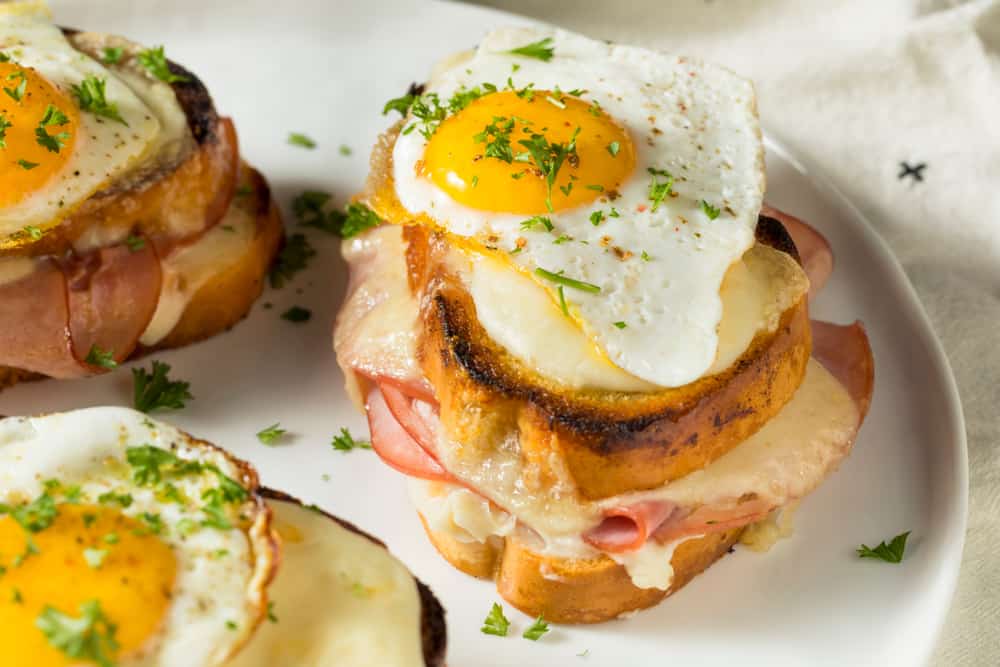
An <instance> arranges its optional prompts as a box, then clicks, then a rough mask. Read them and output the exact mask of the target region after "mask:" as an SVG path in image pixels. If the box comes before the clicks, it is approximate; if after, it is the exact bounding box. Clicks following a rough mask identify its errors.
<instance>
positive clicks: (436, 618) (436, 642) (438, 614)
mask: <svg viewBox="0 0 1000 667" xmlns="http://www.w3.org/2000/svg"><path fill="white" fill-rule="evenodd" d="M261 495H262V496H263V497H264V498H265V499H267V500H278V501H282V502H287V503H294V504H296V505H299V506H301V507H306V508H308V509H310V510H312V511H314V512H317V513H318V514H322V515H323V516H325V517H326V518H327V519H330V520H331V521H333V522H335V523H337V524H338V525H339V526H340V527H342V528H345V529H346V530H349V531H351V532H352V533H354V534H356V535H360V536H361V537H363V538H365V539H366V540H368V541H370V542H371V543H373V544H375V545H377V546H380V547H382V548H383V549H387V548H388V547H386V545H385V542H383V541H382V540H380V539H378V538H377V537H374V536H372V535H369V534H368V533H366V532H365V531H363V530H361V529H360V528H358V527H357V526H355V525H354V524H353V523H351V522H349V521H344V520H343V519H341V518H340V517H337V516H334V515H333V514H330V513H329V512H326V511H324V510H322V509H320V508H319V507H317V506H316V505H306V504H305V503H303V502H302V501H301V500H299V499H298V498H296V497H295V496H291V495H289V494H287V493H285V492H284V491H276V490H274V489H270V488H267V487H263V488H262V489H261ZM413 581H414V582H416V584H417V593H418V595H419V596H420V636H421V642H422V645H423V653H424V663H425V664H426V665H427V667H444V656H445V649H446V648H447V645H448V626H447V624H446V623H445V620H444V607H442V606H441V603H440V602H439V601H438V599H437V598H436V597H435V596H434V593H433V592H431V589H430V588H428V587H427V586H426V585H425V584H424V583H423V582H422V581H420V580H419V579H417V578H416V577H413Z"/></svg>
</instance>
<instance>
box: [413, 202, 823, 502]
mask: <svg viewBox="0 0 1000 667" xmlns="http://www.w3.org/2000/svg"><path fill="white" fill-rule="evenodd" d="M405 235H406V238H407V240H408V242H409V249H408V253H407V262H408V265H409V269H410V278H411V287H412V288H413V289H414V291H415V292H416V293H417V294H420V295H421V325H422V331H421V334H420V337H419V341H420V342H419V350H418V354H419V358H420V362H421V366H422V368H423V370H424V373H425V374H426V376H427V379H428V380H429V381H430V383H431V384H432V385H433V386H434V389H435V393H436V397H437V400H438V402H439V403H440V414H441V419H442V423H443V425H444V428H445V429H446V432H447V433H448V435H449V437H450V438H452V439H453V440H455V441H457V442H461V443H463V445H465V446H467V447H468V448H469V449H470V450H472V451H489V450H490V448H491V447H492V446H493V443H496V442H502V441H503V440H504V438H505V437H507V436H508V435H509V434H511V433H516V434H517V435H518V440H519V442H520V446H521V449H522V453H523V455H524V456H525V457H527V458H528V459H530V460H533V461H539V462H541V461H544V460H546V459H547V458H548V455H549V453H550V452H551V450H552V449H555V450H556V451H558V452H559V454H560V455H561V459H562V460H563V461H565V464H566V466H567V468H568V471H569V474H570V476H571V477H572V481H573V483H574V484H575V486H576V487H577V489H578V490H579V493H580V494H581V495H582V496H583V497H585V498H603V497H607V496H613V495H617V494H619V493H623V492H626V491H634V490H639V489H649V488H654V487H657V486H660V485H662V484H664V483H666V482H669V481H671V480H674V479H678V478H680V477H683V476H684V475H686V474H688V473H690V472H692V471H694V470H699V469H701V468H703V467H705V466H706V465H708V464H709V463H711V462H712V461H714V460H715V459H717V458H718V457H720V456H722V455H723V454H725V453H726V452H728V451H729V450H730V449H732V448H733V447H735V446H736V445H737V444H739V443H740V442H742V441H743V440H745V439H746V438H747V437H749V436H750V435H752V434H753V433H754V432H755V431H756V430H757V429H759V428H760V427H761V426H762V425H763V424H765V423H766V422H767V421H768V420H769V419H771V418H772V417H773V416H774V415H776V414H777V412H778V411H779V410H780V409H781V407H782V406H783V405H784V404H785V403H786V402H787V401H788V400H789V399H790V398H791V397H792V395H793V394H794V393H795V390H796V389H797V388H798V386H799V384H800V383H801V381H802V377H803V375H804V373H805V367H806V362H807V361H808V359H809V355H810V352H811V345H810V333H809V316H808V305H807V300H806V294H805V293H803V294H801V295H800V297H799V298H798V300H797V301H796V302H795V304H794V305H793V306H792V307H790V308H788V309H787V310H786V311H785V312H784V313H783V315H782V316H781V319H780V322H779V325H778V326H777V328H776V329H775V330H774V331H771V332H766V331H765V332H762V333H759V334H758V335H757V336H756V337H755V338H754V340H753V341H752V343H751V344H750V346H749V348H748V349H747V350H746V352H744V353H743V355H742V356H741V357H740V358H739V359H738V360H737V362H736V363H734V364H732V365H731V366H730V367H729V368H728V369H727V370H725V371H723V372H721V373H719V374H716V375H711V376H706V377H703V378H701V379H699V380H697V381H695V382H693V383H691V384H688V385H685V386H682V387H677V388H671V389H661V390H658V391H654V392H647V393H635V392H631V393H630V392H619V391H601V390H576V391H570V390H567V389H566V388H564V387H560V386H559V385H557V384H555V383H553V382H551V381H550V380H548V379H547V378H545V377H542V376H540V375H539V374H538V373H537V372H535V371H534V370H533V369H531V368H528V367H527V366H525V364H523V363H522V362H520V361H519V360H518V359H516V358H514V357H513V356H512V355H510V354H509V353H507V352H506V351H505V350H504V349H503V348H502V347H501V346H499V345H498V344H497V343H495V342H494V341H493V340H492V339H491V338H490V337H489V335H488V334H487V333H486V332H485V330H484V329H483V328H482V326H481V325H480V324H479V322H478V321H477V319H476V314H475V306H474V305H473V303H472V298H471V297H470V296H469V294H468V292H467V291H466V289H465V288H464V285H462V284H461V282H460V280H459V279H458V278H457V277H456V276H454V275H451V274H450V272H449V268H448V263H447V262H446V261H445V260H444V259H443V257H444V255H445V254H446V253H447V252H448V243H447V240H446V239H445V238H444V237H443V236H441V235H439V234H437V233H434V232H431V231H429V230H427V229H426V228H425V227H422V226H412V227H408V228H407V229H406V233H405ZM758 243H762V244H765V245H768V246H770V247H773V248H776V249H779V250H782V251H784V252H787V253H788V254H792V255H793V256H795V255H794V253H795V250H794V245H793V244H792V242H791V239H790V238H789V237H788V235H787V233H786V232H785V230H784V228H783V227H782V226H781V224H780V223H779V222H777V221H775V220H772V219H770V218H762V219H761V222H760V224H759V225H758ZM470 405H474V406H476V407H477V408H481V409H477V410H469V409H467V406H470Z"/></svg>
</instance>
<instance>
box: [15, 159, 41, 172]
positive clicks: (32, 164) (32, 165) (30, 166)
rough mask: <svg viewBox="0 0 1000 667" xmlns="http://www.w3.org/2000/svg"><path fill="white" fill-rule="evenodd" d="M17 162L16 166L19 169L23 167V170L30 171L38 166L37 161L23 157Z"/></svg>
mask: <svg viewBox="0 0 1000 667" xmlns="http://www.w3.org/2000/svg"><path fill="white" fill-rule="evenodd" d="M17 164H18V166H20V167H21V169H24V170H25V171H31V170H32V169H34V168H35V167H37V166H38V163H37V162H28V161H27V160H24V159H21V160H18V161H17Z"/></svg>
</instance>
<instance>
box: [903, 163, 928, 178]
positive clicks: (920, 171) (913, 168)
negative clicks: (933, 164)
mask: <svg viewBox="0 0 1000 667" xmlns="http://www.w3.org/2000/svg"><path fill="white" fill-rule="evenodd" d="M926 168H927V163H926V162H921V163H919V164H915V165H910V163H909V162H900V163H899V175H898V176H897V178H898V179H899V180H903V179H904V178H907V177H910V178H912V179H913V182H914V183H920V182H922V181H923V180H924V169H926Z"/></svg>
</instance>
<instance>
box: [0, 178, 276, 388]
mask: <svg viewBox="0 0 1000 667" xmlns="http://www.w3.org/2000/svg"><path fill="white" fill-rule="evenodd" d="M244 178H245V179H246V180H245V184H246V185H248V186H250V194H249V195H247V196H245V197H239V198H237V199H236V200H234V204H233V205H234V206H245V207H247V208H248V209H250V210H252V211H253V212H254V216H255V220H256V235H255V237H254V239H253V242H252V243H251V244H250V245H249V246H247V248H246V251H245V252H244V254H243V255H241V256H240V257H236V258H228V261H227V262H226V263H225V264H224V265H223V266H224V270H220V271H219V272H218V273H217V274H216V275H214V276H213V277H212V278H211V280H209V281H208V282H207V283H206V284H205V285H203V286H202V287H201V289H199V290H198V291H197V292H196V293H195V295H194V297H193V298H192V299H191V301H190V302H189V303H188V305H187V308H186V309H185V310H184V313H183V315H182V316H181V319H180V321H179V322H178V323H177V324H176V326H174V328H173V329H172V330H171V332H170V333H169V334H168V335H167V336H166V337H165V338H164V339H163V340H162V341H160V342H159V343H157V344H156V345H155V346H153V347H149V348H146V347H142V346H139V347H138V348H137V349H136V350H135V352H134V353H133V354H132V356H131V357H130V358H132V359H134V358H137V357H139V356H142V355H144V354H147V353H149V352H152V351H155V350H161V349H167V348H175V347H181V346H183V345H188V344H190V343H194V342H196V341H199V340H203V339H205V338H209V337H211V336H214V335H216V334H219V333H222V332H223V331H226V330H227V329H229V328H230V327H232V326H233V325H235V324H236V323H237V322H239V321H240V320H241V319H243V318H244V317H245V316H246V314H247V313H248V312H249V310H250V308H251V306H252V305H253V303H254V301H255V300H256V299H257V297H258V296H260V293H261V291H262V290H263V288H264V281H265V279H266V277H267V272H268V269H269V267H270V265H271V262H272V261H273V259H274V257H275V255H276V254H277V252H278V249H279V248H280V246H281V242H282V238H283V227H282V222H281V217H280V215H279V213H278V208H277V205H276V204H275V202H274V201H273V199H272V198H271V192H270V189H269V188H268V186H267V183H266V182H265V181H264V179H263V177H262V176H261V175H260V173H259V172H257V171H256V170H254V169H250V168H246V169H245V170H244ZM42 377H43V376H41V375H39V374H37V373H30V372H27V371H23V370H20V369H17V368H10V367H2V366H0V389H3V388H4V387H8V386H11V385H13V384H16V383H17V382H20V381H24V380H34V379H41V378H42Z"/></svg>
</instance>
